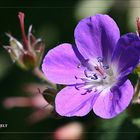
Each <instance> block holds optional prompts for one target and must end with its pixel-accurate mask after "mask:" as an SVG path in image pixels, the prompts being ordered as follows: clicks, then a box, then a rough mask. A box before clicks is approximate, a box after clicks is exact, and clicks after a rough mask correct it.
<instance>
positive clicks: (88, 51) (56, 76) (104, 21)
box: [42, 14, 140, 119]
mask: <svg viewBox="0 0 140 140" xmlns="http://www.w3.org/2000/svg"><path fill="white" fill-rule="evenodd" d="M74 36H75V43H76V45H71V44H68V43H64V44H61V45H59V46H57V47H56V48H54V49H52V50H50V51H49V52H48V54H47V55H46V57H45V58H44V61H43V64H42V70H43V72H44V73H45V75H46V77H47V78H48V79H49V80H51V81H52V82H54V83H57V84H64V85H68V86H67V87H65V88H64V89H62V90H61V91H60V92H59V93H58V94H57V96H56V99H55V106H56V111H57V112H58V113H59V114H60V115H62V116H68V117H70V116H84V115H86V114H87V113H89V112H90V111H91V109H93V111H94V113H95V114H96V115H98V116H100V117H102V118H106V119H109V118H113V117H115V116H116V115H118V114H119V113H120V112H122V111H123V110H124V109H125V108H126V107H127V106H128V104H129V103H130V101H131V100H132V97H133V93H134V90H133V87H132V85H131V82H130V81H129V80H128V79H127V75H128V74H129V73H131V72H132V71H133V69H134V68H135V67H136V65H137V64H138V62H139V57H140V47H139V46H140V40H139V37H138V36H137V35H136V34H134V33H128V34H126V35H123V36H122V37H120V31H119V28H118V26H117V25H116V23H115V22H114V21H113V19H112V18H110V17H109V16H108V15H101V14H97V15H96V16H93V17H88V18H85V19H83V20H81V21H80V22H79V24H78V25H77V27H76V29H75V32H74Z"/></svg>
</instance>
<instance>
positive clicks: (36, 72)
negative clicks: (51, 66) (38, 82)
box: [33, 67, 56, 89]
mask: <svg viewBox="0 0 140 140" xmlns="http://www.w3.org/2000/svg"><path fill="white" fill-rule="evenodd" d="M33 73H34V75H36V76H37V77H38V78H40V79H42V80H44V81H45V82H46V83H47V84H48V85H50V86H51V87H54V88H55V89H56V85H55V84H53V83H51V82H50V81H49V80H47V78H46V77H45V75H44V73H43V72H42V71H41V70H40V69H39V68H38V67H37V68H35V69H34V70H33Z"/></svg>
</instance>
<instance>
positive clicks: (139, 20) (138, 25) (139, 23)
mask: <svg viewBox="0 0 140 140" xmlns="http://www.w3.org/2000/svg"><path fill="white" fill-rule="evenodd" d="M136 23H137V28H138V33H139V36H140V18H139V17H137V18H136Z"/></svg>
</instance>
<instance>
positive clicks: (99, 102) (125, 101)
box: [93, 80, 134, 119]
mask: <svg viewBox="0 0 140 140" xmlns="http://www.w3.org/2000/svg"><path fill="white" fill-rule="evenodd" d="M133 93H134V91H133V86H132V85H131V82H130V81H129V80H127V81H126V82H125V83H124V84H123V85H122V86H120V87H116V88H114V89H112V92H111V91H110V90H109V91H108V92H105V91H103V92H102V93H101V94H100V96H99V97H98V98H97V99H96V101H95V103H94V105H93V111H94V112H95V114H96V115H98V116H100V117H102V118H105V119H109V118H113V117H115V116H116V115H118V114H119V113H121V112H122V111H123V110H124V109H126V107H127V106H128V105H129V103H130V101H131V100H132V97H133Z"/></svg>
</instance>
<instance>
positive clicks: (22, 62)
mask: <svg viewBox="0 0 140 140" xmlns="http://www.w3.org/2000/svg"><path fill="white" fill-rule="evenodd" d="M18 17H19V21H20V27H21V33H22V42H19V41H18V40H17V39H15V38H14V37H13V36H12V35H10V34H6V35H7V36H8V37H9V38H10V40H9V46H4V48H5V49H6V50H7V51H8V52H9V54H10V56H11V58H12V60H13V62H16V63H17V64H18V65H19V66H20V67H21V68H24V69H26V70H29V69H34V68H36V67H38V66H39V65H40V61H41V59H42V55H43V53H44V47H45V45H44V43H43V42H42V40H41V39H36V38H35V36H34V35H33V34H32V26H30V27H29V30H28V35H27V36H26V33H25V27H24V13H22V12H19V15H18Z"/></svg>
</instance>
